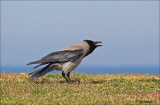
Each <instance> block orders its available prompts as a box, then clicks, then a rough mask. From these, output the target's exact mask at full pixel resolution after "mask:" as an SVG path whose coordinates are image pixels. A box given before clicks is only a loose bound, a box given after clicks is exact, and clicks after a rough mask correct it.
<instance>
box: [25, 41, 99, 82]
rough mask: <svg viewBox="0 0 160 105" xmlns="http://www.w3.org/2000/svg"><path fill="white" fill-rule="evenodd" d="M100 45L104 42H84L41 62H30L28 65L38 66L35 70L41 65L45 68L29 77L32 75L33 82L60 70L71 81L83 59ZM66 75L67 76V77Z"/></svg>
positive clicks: (54, 53) (51, 54)
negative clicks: (71, 75)
mask: <svg viewBox="0 0 160 105" xmlns="http://www.w3.org/2000/svg"><path fill="white" fill-rule="evenodd" d="M98 43H102V42H100V41H92V40H84V41H83V42H81V43H78V44H74V45H71V46H68V47H65V48H63V49H62V50H60V51H56V52H52V53H50V54H48V55H47V56H44V57H43V58H41V59H40V60H37V61H33V62H29V63H28V64H27V65H31V64H38V65H37V66H35V67H34V68H37V67H39V66H41V65H45V66H44V67H43V68H41V69H39V70H37V71H34V72H31V73H29V74H28V75H31V76H30V79H32V80H33V79H36V78H39V77H41V76H43V75H45V74H47V73H48V72H51V71H53V70H60V71H62V76H63V77H64V78H65V79H66V80H67V81H71V79H70V72H71V71H73V70H74V69H75V68H76V67H77V66H78V65H79V64H80V63H81V61H82V60H83V58H85V57H86V56H88V55H89V54H91V53H92V52H93V51H94V50H95V49H96V48H97V47H98V46H102V45H98ZM65 75H67V77H66V76H65Z"/></svg>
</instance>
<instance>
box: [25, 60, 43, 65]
mask: <svg viewBox="0 0 160 105" xmlns="http://www.w3.org/2000/svg"><path fill="white" fill-rule="evenodd" d="M38 63H42V61H41V60H38V61H33V62H29V63H27V65H31V64H38Z"/></svg>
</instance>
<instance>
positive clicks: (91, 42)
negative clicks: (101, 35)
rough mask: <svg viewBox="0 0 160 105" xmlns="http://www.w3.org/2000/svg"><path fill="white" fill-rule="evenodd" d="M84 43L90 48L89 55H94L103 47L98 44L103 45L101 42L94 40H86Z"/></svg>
mask: <svg viewBox="0 0 160 105" xmlns="http://www.w3.org/2000/svg"><path fill="white" fill-rule="evenodd" d="M84 41H85V42H87V43H88V45H89V46H90V48H89V51H88V53H87V55H89V54H90V53H92V52H93V51H94V50H95V49H96V48H97V47H99V46H102V45H98V43H102V42H101V41H92V40H84ZM87 55H86V56H87Z"/></svg>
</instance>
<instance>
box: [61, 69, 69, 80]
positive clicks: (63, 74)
mask: <svg viewBox="0 0 160 105" xmlns="http://www.w3.org/2000/svg"><path fill="white" fill-rule="evenodd" d="M62 76H63V77H64V78H65V79H66V81H67V82H68V79H67V78H66V76H65V73H64V72H63V71H62Z"/></svg>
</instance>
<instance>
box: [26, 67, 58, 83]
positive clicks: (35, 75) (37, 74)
mask: <svg viewBox="0 0 160 105" xmlns="http://www.w3.org/2000/svg"><path fill="white" fill-rule="evenodd" d="M55 66H56V65H53V66H51V64H48V65H47V66H45V67H43V68H41V69H39V70H37V71H34V72H31V73H29V74H28V75H32V76H30V78H29V79H31V80H33V79H36V78H39V77H41V76H43V75H45V74H47V73H48V72H50V71H52V70H53V69H54V67H55Z"/></svg>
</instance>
